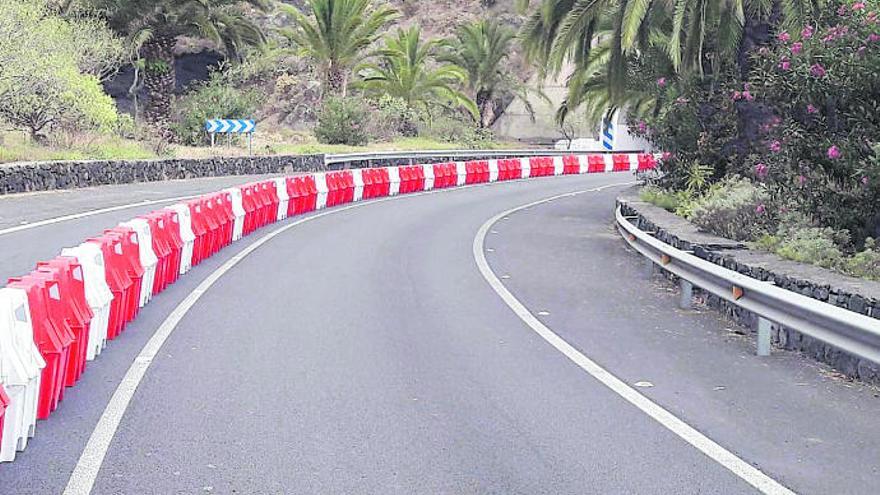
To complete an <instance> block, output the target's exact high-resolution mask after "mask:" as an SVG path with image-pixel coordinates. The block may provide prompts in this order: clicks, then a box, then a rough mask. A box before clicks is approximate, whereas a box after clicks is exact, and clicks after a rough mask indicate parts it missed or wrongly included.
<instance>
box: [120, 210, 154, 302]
mask: <svg viewBox="0 0 880 495" xmlns="http://www.w3.org/2000/svg"><path fill="white" fill-rule="evenodd" d="M119 225H121V226H123V227H128V228H130V229H132V230H134V231H135V233H137V239H132V240H133V241H136V243H137V245H138V255H139V258H140V261H141V266H143V267H144V278H143V281H142V282H141V293H140V300H139V301H138V305H139V306H140V307H142V308H143V307H144V306H145V305H146V304H147V303H148V302H150V299H152V297H153V283H154V282H155V280H156V265H157V264H158V263H159V258H158V257H156V253H155V252H154V251H153V235H152V233H151V232H150V224H149V223H148V222H147V221H146V220H144V219H143V218H135V219H132V220H129V221H127V222H122V223H120V224H119Z"/></svg>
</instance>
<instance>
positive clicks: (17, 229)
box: [0, 193, 206, 235]
mask: <svg viewBox="0 0 880 495" xmlns="http://www.w3.org/2000/svg"><path fill="white" fill-rule="evenodd" d="M202 194H206V193H202ZM202 194H191V195H188V196H177V197H174V198H165V199H150V200H144V201H140V202H138V203H129V204H126V205H118V206H110V207H108V208H101V209H98V210H88V211H83V212H79V213H72V214H70V215H64V216H61V217H55V218H47V219H46V220H40V221H37V222H33V223H26V224H22V225H16V226H15V227H9V228H5V229H0V235H6V234H13V233H15V232H21V231H22V230H29V229H35V228H37V227H44V226H46V225H52V224H56V223H61V222H67V221H69V220H78V219H80V218H86V217H92V216H95V215H102V214H104V213H110V212H114V211H120V210H127V209H129V208H136V207H138V206H150V205H157V204H161V203H173V202H176V201H183V200H186V199H192V198H197V197H199V196H201V195H202Z"/></svg>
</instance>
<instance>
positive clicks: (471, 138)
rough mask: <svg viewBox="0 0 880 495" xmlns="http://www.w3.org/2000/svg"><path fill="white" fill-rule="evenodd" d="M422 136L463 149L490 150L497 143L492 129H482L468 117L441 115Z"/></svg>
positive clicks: (429, 125)
mask: <svg viewBox="0 0 880 495" xmlns="http://www.w3.org/2000/svg"><path fill="white" fill-rule="evenodd" d="M422 134H424V135H427V136H428V137H431V138H433V139H437V140H439V141H443V142H446V143H454V144H456V145H458V146H459V147H462V148H473V149H483V148H490V147H492V145H493V144H494V143H495V135H494V134H493V133H492V130H491V129H486V128H480V127H477V125H476V124H475V123H474V122H473V121H472V120H471V119H469V118H468V117H467V116H463V115H458V116H452V115H440V116H438V117H435V118H434V119H433V120H432V121H431V122H430V124H428V125H427V126H426V128H425V129H424V130H423V131H422Z"/></svg>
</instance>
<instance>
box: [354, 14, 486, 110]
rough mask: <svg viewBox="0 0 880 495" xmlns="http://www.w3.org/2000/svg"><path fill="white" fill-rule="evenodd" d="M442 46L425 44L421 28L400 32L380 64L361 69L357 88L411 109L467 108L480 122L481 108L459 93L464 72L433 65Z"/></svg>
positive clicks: (382, 53) (381, 54)
mask: <svg viewBox="0 0 880 495" xmlns="http://www.w3.org/2000/svg"><path fill="white" fill-rule="evenodd" d="M439 46H440V42H439V41H436V40H429V41H426V42H424V43H423V42H422V41H421V30H420V29H419V27H418V26H413V27H411V28H409V29H406V30H404V29H398V30H397V35H396V36H394V37H388V38H386V40H385V48H384V49H383V50H381V51H380V52H379V57H378V60H377V61H376V62H371V63H365V64H362V65H360V66H359V67H358V71H359V73H360V75H361V79H362V80H361V81H360V82H358V83H357V85H358V87H360V88H361V89H363V90H365V91H366V92H367V93H372V94H378V95H383V94H384V95H389V96H392V97H394V98H400V99H402V100H403V101H405V102H406V104H407V105H408V106H409V107H410V108H416V107H422V108H424V109H426V110H427V109H428V108H430V107H431V106H432V105H435V104H440V105H443V106H447V107H464V108H465V109H467V110H468V111H469V112H470V113H471V115H472V116H473V117H474V119H477V118H479V111H478V110H477V106H476V105H475V104H474V102H473V101H472V100H471V99H470V98H468V97H467V95H466V94H464V93H463V92H462V91H461V90H459V89H458V86H459V85H460V84H462V83H464V82H465V81H466V80H467V75H466V74H465V72H464V70H463V69H462V68H461V67H458V66H457V65H452V64H440V65H437V66H433V67H432V66H431V65H430V63H431V59H432V58H433V57H434V56H435V55H436V53H437V49H438V47H439Z"/></svg>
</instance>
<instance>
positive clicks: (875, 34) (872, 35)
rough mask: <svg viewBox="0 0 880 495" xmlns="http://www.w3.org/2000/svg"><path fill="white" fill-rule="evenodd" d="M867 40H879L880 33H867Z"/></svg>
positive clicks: (873, 41) (872, 41) (874, 41)
mask: <svg viewBox="0 0 880 495" xmlns="http://www.w3.org/2000/svg"><path fill="white" fill-rule="evenodd" d="M868 41H869V42H871V43H876V42H878V41H880V35H878V34H877V33H871V34H869V35H868Z"/></svg>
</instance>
